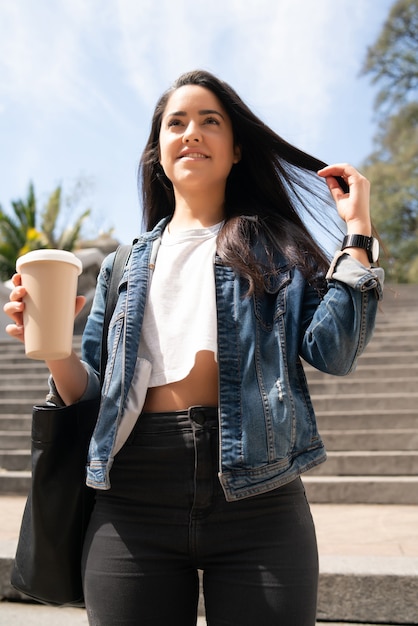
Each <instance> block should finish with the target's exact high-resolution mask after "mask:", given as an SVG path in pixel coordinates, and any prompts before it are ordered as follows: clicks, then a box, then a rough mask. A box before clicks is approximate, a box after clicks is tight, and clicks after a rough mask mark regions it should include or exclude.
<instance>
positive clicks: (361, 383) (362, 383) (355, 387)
mask: <svg viewBox="0 0 418 626" xmlns="http://www.w3.org/2000/svg"><path fill="white" fill-rule="evenodd" d="M371 381H373V383H372V384H373V393H378V394H384V393H387V392H388V391H389V390H392V389H393V390H394V391H402V393H403V394H409V393H414V392H415V393H416V392H417V391H418V378H416V377H414V378H412V377H408V378H406V377H404V378H402V379H401V378H383V377H380V376H379V377H376V378H369V377H368V376H363V377H362V378H350V377H345V376H343V377H335V376H333V377H332V378H331V377H330V376H328V377H326V378H323V379H322V380H321V379H318V380H312V381H309V390H310V392H311V394H312V395H319V394H321V395H335V396H336V395H338V397H339V395H340V393H343V394H352V395H358V394H362V395H366V394H367V392H368V391H369V390H370V382H371ZM0 394H1V391H0Z"/></svg>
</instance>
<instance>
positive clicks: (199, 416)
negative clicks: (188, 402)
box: [190, 406, 206, 426]
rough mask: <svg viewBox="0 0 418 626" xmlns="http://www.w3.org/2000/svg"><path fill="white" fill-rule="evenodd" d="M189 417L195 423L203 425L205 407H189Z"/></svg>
mask: <svg viewBox="0 0 418 626" xmlns="http://www.w3.org/2000/svg"><path fill="white" fill-rule="evenodd" d="M190 418H191V419H192V420H193V421H194V422H196V424H199V425H200V426H203V424H204V423H205V421H206V414H205V408H204V407H203V406H192V407H190Z"/></svg>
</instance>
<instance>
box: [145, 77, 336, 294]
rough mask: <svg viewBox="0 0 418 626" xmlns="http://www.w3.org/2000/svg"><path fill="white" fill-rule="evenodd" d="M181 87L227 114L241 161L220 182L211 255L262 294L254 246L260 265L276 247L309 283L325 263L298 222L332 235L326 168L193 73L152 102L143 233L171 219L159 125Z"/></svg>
mask: <svg viewBox="0 0 418 626" xmlns="http://www.w3.org/2000/svg"><path fill="white" fill-rule="evenodd" d="M186 85H198V86H200V87H204V88H206V89H208V90H210V91H211V92H212V93H214V94H215V96H216V97H217V98H218V99H219V101H220V102H221V104H222V105H223V107H224V109H225V110H226V112H227V113H228V115H229V117H230V119H231V123H232V128H233V133H234V141H235V145H239V146H240V149H241V159H240V161H239V162H238V163H237V164H235V165H234V166H233V167H232V170H231V172H230V174H229V177H228V180H227V183H226V192H225V223H224V225H223V227H222V228H221V230H220V232H219V234H218V240H217V252H218V254H219V256H220V257H221V258H222V260H223V261H224V262H225V263H227V264H228V265H231V266H232V267H233V268H234V269H235V270H236V271H237V272H238V273H239V274H241V275H242V276H245V277H246V278H247V279H248V281H249V292H250V293H251V292H252V291H254V290H258V289H260V288H262V287H263V284H264V277H265V275H266V273H267V274H268V273H269V272H271V271H272V269H273V268H272V267H270V268H269V267H268V264H267V266H266V264H265V262H264V263H263V264H260V262H259V261H258V259H257V258H255V255H254V243H255V241H257V242H258V243H259V244H260V242H262V244H263V245H264V248H265V252H266V255H267V258H271V254H270V251H271V249H272V247H273V248H276V249H278V250H280V251H281V252H282V254H283V255H284V256H285V257H286V258H287V260H288V262H289V263H290V264H291V265H294V266H297V267H298V268H299V269H300V270H301V271H302V273H303V274H304V275H305V276H306V277H307V278H308V280H313V279H314V277H315V276H318V275H321V274H323V273H325V272H326V269H327V266H328V264H329V260H328V258H327V255H326V253H325V252H324V250H323V249H322V247H321V246H320V245H319V244H318V243H317V241H316V240H315V239H314V238H313V236H312V235H311V233H310V231H309V229H308V228H307V226H306V225H305V223H304V217H303V215H305V216H306V217H308V216H310V218H311V219H313V220H314V221H315V222H316V223H317V225H318V226H319V227H322V228H323V230H324V232H327V233H329V232H332V231H334V232H335V231H336V230H337V226H336V225H337V224H338V218H337V212H336V210H335V205H334V204H333V202H332V201H331V197H330V194H329V192H328V188H327V187H326V185H325V184H324V181H323V180H322V179H320V178H319V177H318V175H317V174H316V172H317V171H318V169H320V168H322V167H324V166H325V163H324V162H323V161H320V160H318V159H316V158H314V157H312V156H310V155H309V154H306V153H305V152H303V151H301V150H299V149H298V148H296V147H294V146H292V145H291V144H289V143H288V142H287V141H285V140H284V139H282V138H281V137H280V136H279V135H277V134H276V133H275V132H274V131H273V130H271V129H270V128H269V127H268V126H267V125H266V124H264V123H263V122H262V121H261V120H260V119H259V118H258V117H257V116H256V115H254V113H253V112H252V111H251V110H250V109H249V108H248V106H247V105H246V104H245V103H244V102H243V101H242V100H241V98H240V97H239V96H238V94H237V93H236V92H235V91H234V90H233V89H232V88H231V87H230V86H229V85H228V84H227V83H225V82H223V81H221V80H219V79H218V78H217V77H216V76H213V74H211V73H209V72H206V71H203V70H195V71H192V72H188V73H186V74H183V75H182V76H180V77H179V78H178V79H177V80H176V81H175V83H174V84H173V85H172V86H171V87H170V88H169V89H168V90H167V91H166V92H165V93H164V94H163V95H162V96H161V98H160V99H159V101H158V103H157V105H156V107H155V111H154V115H153V118H152V125H151V132H150V135H149V138H148V141H147V144H146V146H145V149H144V152H143V154H142V158H141V161H140V168H139V180H138V183H139V188H140V192H141V195H142V208H143V220H144V225H145V228H146V229H147V230H150V229H152V228H153V227H154V226H155V225H156V224H157V223H158V222H159V221H160V220H161V219H162V218H163V217H166V216H170V215H172V214H173V213H174V209H175V201H174V191H173V186H172V184H171V182H170V180H169V179H168V178H167V177H166V176H165V174H164V172H163V170H162V167H161V165H160V163H159V135H160V128H161V120H162V116H163V113H164V110H165V108H166V105H167V101H168V99H169V97H170V95H171V94H172V93H173V91H175V90H176V89H178V88H179V87H183V86H186Z"/></svg>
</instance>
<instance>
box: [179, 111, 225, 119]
mask: <svg viewBox="0 0 418 626" xmlns="http://www.w3.org/2000/svg"><path fill="white" fill-rule="evenodd" d="M198 113H199V115H219V117H221V118H222V119H224V116H223V115H222V113H221V112H220V111H216V109H201V110H200V111H198ZM186 115H187V111H173V112H172V113H168V116H170V117H173V116H174V117H185V116H186Z"/></svg>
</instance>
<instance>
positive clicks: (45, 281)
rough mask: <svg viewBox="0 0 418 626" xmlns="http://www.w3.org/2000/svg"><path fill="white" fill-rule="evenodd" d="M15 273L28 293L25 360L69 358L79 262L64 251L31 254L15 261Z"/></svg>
mask: <svg viewBox="0 0 418 626" xmlns="http://www.w3.org/2000/svg"><path fill="white" fill-rule="evenodd" d="M16 270H17V271H18V272H19V273H20V274H21V276H22V286H23V287H25V289H26V291H27V294H26V296H25V298H24V303H25V308H24V312H23V325H24V328H25V352H26V356H28V357H29V358H31V359H42V360H48V359H49V360H55V359H64V358H66V357H68V356H70V354H71V351H72V341H73V331H74V310H75V298H76V295H77V282H78V276H79V275H80V274H81V271H82V264H81V261H80V259H78V258H77V257H76V256H75V255H74V254H73V253H72V252H67V251H66V250H50V249H48V250H33V251H32V252H28V253H27V254H25V255H23V256H21V257H19V258H18V259H17V261H16Z"/></svg>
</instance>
